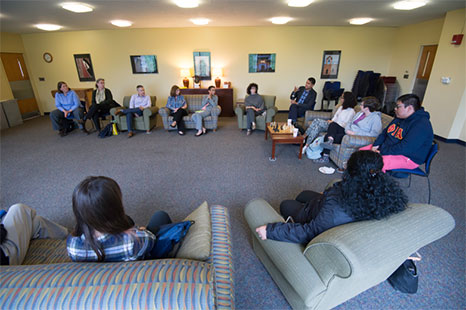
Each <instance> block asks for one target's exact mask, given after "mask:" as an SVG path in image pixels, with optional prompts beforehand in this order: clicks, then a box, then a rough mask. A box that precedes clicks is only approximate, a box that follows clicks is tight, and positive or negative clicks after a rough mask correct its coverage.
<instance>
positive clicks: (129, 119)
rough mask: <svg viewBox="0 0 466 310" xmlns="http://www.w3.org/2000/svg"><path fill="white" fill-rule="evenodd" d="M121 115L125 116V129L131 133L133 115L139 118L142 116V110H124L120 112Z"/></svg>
mask: <svg viewBox="0 0 466 310" xmlns="http://www.w3.org/2000/svg"><path fill="white" fill-rule="evenodd" d="M121 113H123V114H124V115H126V127H127V128H128V131H131V132H132V131H133V113H136V114H137V115H139V116H142V110H141V109H139V108H134V109H124V110H121Z"/></svg>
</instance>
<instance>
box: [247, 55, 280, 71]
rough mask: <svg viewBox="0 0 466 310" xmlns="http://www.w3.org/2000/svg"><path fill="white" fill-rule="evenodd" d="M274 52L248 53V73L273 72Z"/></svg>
mask: <svg viewBox="0 0 466 310" xmlns="http://www.w3.org/2000/svg"><path fill="white" fill-rule="evenodd" d="M275 58H276V55H275V54H249V73H260V72H275Z"/></svg>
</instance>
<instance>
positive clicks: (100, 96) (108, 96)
mask: <svg viewBox="0 0 466 310" xmlns="http://www.w3.org/2000/svg"><path fill="white" fill-rule="evenodd" d="M95 87H96V89H94V91H93V92H92V105H91V106H90V107H89V111H87V114H86V115H84V118H83V119H82V120H81V121H80V123H84V122H86V120H88V119H91V120H92V122H93V123H94V125H95V129H97V130H98V131H99V132H100V130H101V128H100V122H99V117H100V116H101V115H104V114H109V113H110V109H111V108H117V107H119V106H120V105H119V104H118V103H116V102H115V100H113V96H112V92H111V91H110V89H108V88H105V80H104V79H97V82H96V83H95Z"/></svg>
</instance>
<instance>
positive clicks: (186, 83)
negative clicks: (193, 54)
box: [180, 68, 191, 88]
mask: <svg viewBox="0 0 466 310" xmlns="http://www.w3.org/2000/svg"><path fill="white" fill-rule="evenodd" d="M190 75H191V74H190V72H189V69H187V68H183V69H181V70H180V76H181V77H184V79H183V86H184V87H185V88H189V79H188V76H190Z"/></svg>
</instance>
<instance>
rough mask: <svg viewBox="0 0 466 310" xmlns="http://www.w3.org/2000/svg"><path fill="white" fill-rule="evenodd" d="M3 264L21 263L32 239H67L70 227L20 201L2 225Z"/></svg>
mask: <svg viewBox="0 0 466 310" xmlns="http://www.w3.org/2000/svg"><path fill="white" fill-rule="evenodd" d="M0 230H1V232H0V257H1V265H21V264H22V263H23V261H24V258H25V257H26V253H27V251H28V248H29V243H30V241H31V239H46V238H51V239H65V238H66V236H68V229H66V228H65V227H63V226H61V225H58V224H56V223H54V222H52V221H50V220H47V219H45V218H43V217H41V216H39V215H37V213H36V211H35V210H34V209H32V208H30V207H28V206H26V205H24V204H21V203H18V204H15V205H13V206H11V207H10V209H9V210H8V212H7V213H6V215H5V216H4V217H3V220H2V224H1V226H0Z"/></svg>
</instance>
